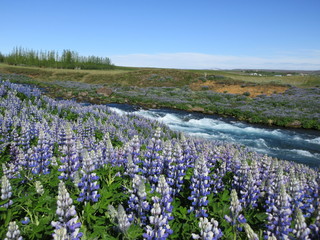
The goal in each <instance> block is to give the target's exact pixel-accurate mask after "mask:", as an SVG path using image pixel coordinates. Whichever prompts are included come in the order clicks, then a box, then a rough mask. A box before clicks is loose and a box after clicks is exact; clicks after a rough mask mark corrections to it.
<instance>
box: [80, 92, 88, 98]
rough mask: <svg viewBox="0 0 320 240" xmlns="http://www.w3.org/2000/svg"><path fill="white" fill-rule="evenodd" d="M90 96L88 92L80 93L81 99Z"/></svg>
mask: <svg viewBox="0 0 320 240" xmlns="http://www.w3.org/2000/svg"><path fill="white" fill-rule="evenodd" d="M87 95H88V92H79V96H80V97H85V96H87Z"/></svg>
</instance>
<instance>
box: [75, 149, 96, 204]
mask: <svg viewBox="0 0 320 240" xmlns="http://www.w3.org/2000/svg"><path fill="white" fill-rule="evenodd" d="M94 154H95V153H94V151H91V152H90V155H89V153H88V152H87V151H85V152H84V154H83V166H82V169H81V174H82V178H81V181H80V183H79V184H78V186H79V189H81V192H80V194H79V198H78V201H79V202H83V201H85V202H88V201H92V202H97V201H98V199H99V197H100V194H98V189H99V188H100V187H99V184H98V182H97V180H98V179H99V177H98V176H97V175H96V173H94V172H93V171H94V170H95V165H94V162H93V160H92V159H93V158H94Z"/></svg>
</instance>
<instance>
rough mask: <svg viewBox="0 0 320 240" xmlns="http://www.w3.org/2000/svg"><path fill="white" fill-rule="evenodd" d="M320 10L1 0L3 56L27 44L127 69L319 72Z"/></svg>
mask: <svg viewBox="0 0 320 240" xmlns="http://www.w3.org/2000/svg"><path fill="white" fill-rule="evenodd" d="M319 12H320V1H319V0H280V1H279V0H269V1H257V0H254V1H251V0H250V1H249V0H242V1H238V0H233V1H231V0H224V1H216V0H199V1H189V0H184V1H177V0H170V1H169V0H162V1H155V0H144V1H142V0H135V1H133V0H118V1H115V0H109V1H73V0H68V1H65V0H63V1H60V0H57V1H43V0H42V1H33V0H30V1H22V0H20V1H18V0H16V1H9V0H2V2H1V21H2V23H1V28H0V34H1V36H0V52H2V53H5V54H7V53H9V52H11V50H12V49H13V48H14V47H16V46H21V47H24V48H29V49H34V50H58V51H60V52H61V51H62V50H63V49H70V50H74V51H77V52H78V53H79V54H81V55H84V56H88V55H95V56H101V57H110V58H111V60H112V62H113V63H115V64H116V65H122V66H141V67H143V66H144V67H169V68H199V69H202V68H206V69H220V68H223V69H232V68H272V69H302V70H303V69H306V70H307V69H308V70H309V69H310V70H317V69H320V14H319Z"/></svg>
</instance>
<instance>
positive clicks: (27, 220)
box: [21, 217, 30, 225]
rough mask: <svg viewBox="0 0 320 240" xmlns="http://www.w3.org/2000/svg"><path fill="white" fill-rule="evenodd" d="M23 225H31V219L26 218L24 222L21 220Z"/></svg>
mask: <svg viewBox="0 0 320 240" xmlns="http://www.w3.org/2000/svg"><path fill="white" fill-rule="evenodd" d="M21 223H22V224H25V225H26V224H29V223H30V218H29V217H24V219H23V220H21Z"/></svg>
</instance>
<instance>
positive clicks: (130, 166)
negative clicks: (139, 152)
mask: <svg viewBox="0 0 320 240" xmlns="http://www.w3.org/2000/svg"><path fill="white" fill-rule="evenodd" d="M127 156H128V157H127V161H126V163H125V170H124V175H128V176H130V177H131V178H133V176H134V175H135V174H136V173H138V171H139V167H138V165H136V164H135V163H134V162H133V160H132V155H131V154H128V155H127Z"/></svg>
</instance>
